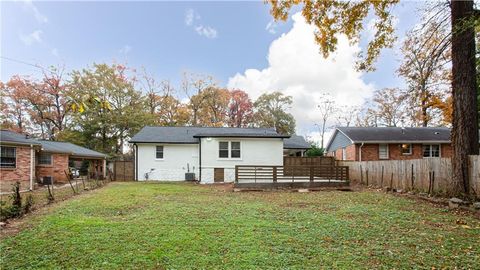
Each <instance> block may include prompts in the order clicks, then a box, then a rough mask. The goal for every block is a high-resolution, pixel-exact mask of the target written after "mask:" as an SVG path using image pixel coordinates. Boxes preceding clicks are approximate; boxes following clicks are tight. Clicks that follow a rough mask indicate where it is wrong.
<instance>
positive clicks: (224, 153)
mask: <svg viewBox="0 0 480 270" xmlns="http://www.w3.org/2000/svg"><path fill="white" fill-rule="evenodd" d="M218 157H219V158H228V142H218Z"/></svg>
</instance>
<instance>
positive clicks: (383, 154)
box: [378, 144, 388, 159]
mask: <svg viewBox="0 0 480 270" xmlns="http://www.w3.org/2000/svg"><path fill="white" fill-rule="evenodd" d="M378 158H379V159H388V144H379V145H378Z"/></svg>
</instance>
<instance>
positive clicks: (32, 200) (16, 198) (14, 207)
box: [0, 177, 110, 222]
mask: <svg viewBox="0 0 480 270" xmlns="http://www.w3.org/2000/svg"><path fill="white" fill-rule="evenodd" d="M108 182H110V179H109V178H107V179H103V180H102V179H98V178H89V177H87V178H79V179H70V178H69V179H68V184H61V185H53V184H49V185H44V186H43V187H42V188H39V189H35V190H33V191H21V190H22V188H23V189H25V188H26V187H22V186H21V183H20V182H16V183H14V184H13V185H12V192H10V193H4V194H2V195H1V196H0V221H1V222H3V221H6V220H8V219H10V218H17V217H21V216H23V215H24V214H27V213H28V212H30V211H32V210H35V209H37V208H41V207H43V206H45V205H47V204H50V203H53V202H55V201H63V200H65V199H68V198H70V197H72V196H74V195H77V194H81V193H84V192H87V191H89V190H92V189H96V188H100V187H102V186H104V185H105V184H107V183H108Z"/></svg>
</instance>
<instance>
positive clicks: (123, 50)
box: [118, 45, 132, 54]
mask: <svg viewBox="0 0 480 270" xmlns="http://www.w3.org/2000/svg"><path fill="white" fill-rule="evenodd" d="M131 51H132V47H131V46H130V45H125V46H123V47H122V48H121V49H120V50H118V52H119V53H120V54H128V53H129V52H131Z"/></svg>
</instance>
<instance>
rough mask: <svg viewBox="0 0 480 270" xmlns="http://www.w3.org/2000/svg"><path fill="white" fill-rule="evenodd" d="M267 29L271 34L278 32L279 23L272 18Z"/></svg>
mask: <svg viewBox="0 0 480 270" xmlns="http://www.w3.org/2000/svg"><path fill="white" fill-rule="evenodd" d="M265 30H267V31H268V32H269V33H270V34H276V33H277V24H276V23H275V22H274V21H273V20H272V21H269V22H268V23H267V26H265Z"/></svg>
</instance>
